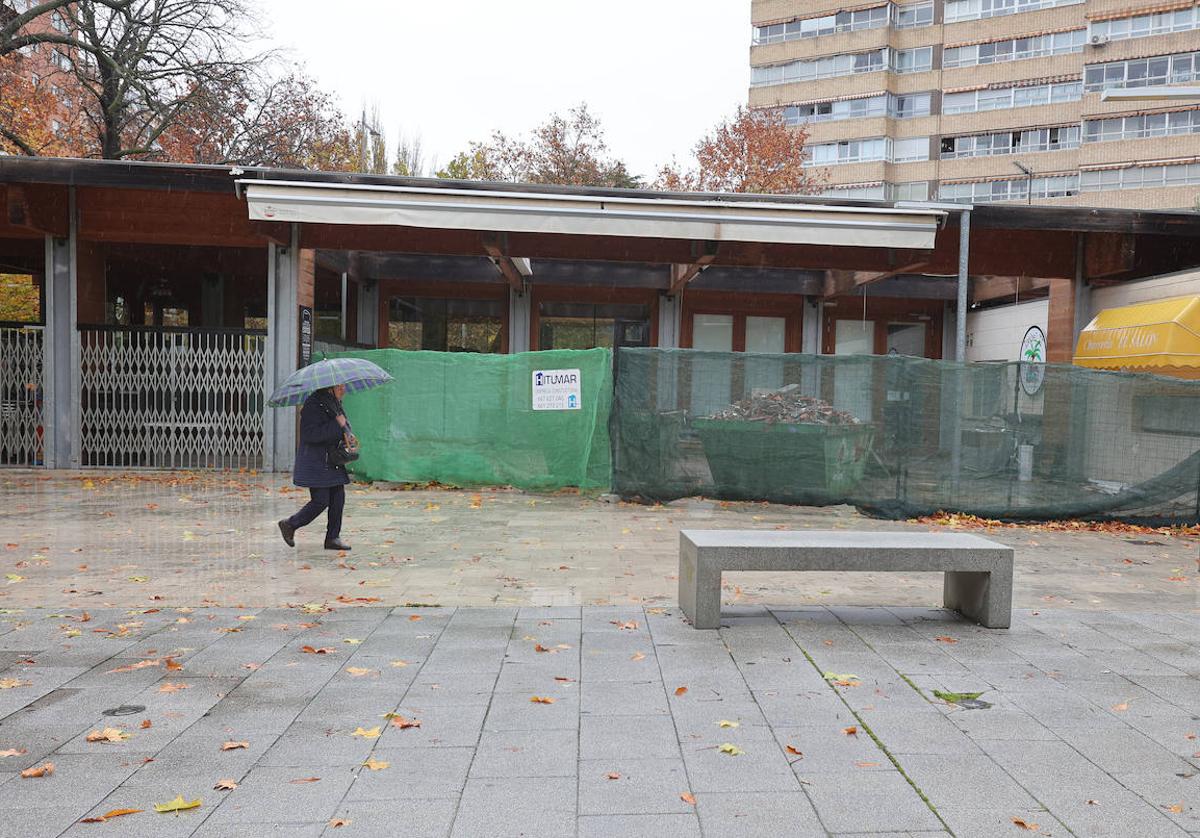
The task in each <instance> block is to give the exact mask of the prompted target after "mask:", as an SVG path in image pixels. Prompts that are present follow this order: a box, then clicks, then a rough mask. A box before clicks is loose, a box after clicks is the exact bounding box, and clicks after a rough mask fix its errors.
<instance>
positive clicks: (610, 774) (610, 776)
mask: <svg viewBox="0 0 1200 838" xmlns="http://www.w3.org/2000/svg"><path fill="white" fill-rule="evenodd" d="M604 776H605V777H607V778H608V779H610V780H619V779H621V775H620V774H618V773H617V772H616V771H609V772H608V773H607V774H605V775H604Z"/></svg>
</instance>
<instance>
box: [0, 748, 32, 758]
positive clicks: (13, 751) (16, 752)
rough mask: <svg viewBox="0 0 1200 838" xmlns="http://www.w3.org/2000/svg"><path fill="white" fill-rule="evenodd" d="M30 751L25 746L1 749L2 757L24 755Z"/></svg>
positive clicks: (0, 754)
mask: <svg viewBox="0 0 1200 838" xmlns="http://www.w3.org/2000/svg"><path fill="white" fill-rule="evenodd" d="M27 753H29V751H27V750H25V749H24V748H9V749H8V750H7V751H0V757H22V756H25V754H27Z"/></svg>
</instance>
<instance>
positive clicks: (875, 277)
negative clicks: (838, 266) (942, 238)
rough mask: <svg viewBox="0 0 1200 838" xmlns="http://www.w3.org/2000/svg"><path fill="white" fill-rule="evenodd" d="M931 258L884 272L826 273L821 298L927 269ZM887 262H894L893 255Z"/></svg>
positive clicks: (921, 259)
mask: <svg viewBox="0 0 1200 838" xmlns="http://www.w3.org/2000/svg"><path fill="white" fill-rule="evenodd" d="M932 258H933V257H932V253H930V254H929V255H926V256H922V257H921V258H920V259H919V260H916V261H909V262H908V263H906V264H901V265H897V266H896V267H893V268H889V269H888V270H885V271H839V270H834V271H827V272H826V274H825V286H824V289H823V291H822V296H823V297H825V298H826V299H828V298H829V297H840V296H841V295H842V294H848V293H850V292H852V291H855V290H857V289H859V288H862V287H863V286H864V285H873V284H874V283H876V282H882V281H883V280H885V279H891V278H892V277H894V276H899V275H900V274H908V273H917V272H919V271H921V270H923V269H924V268H927V267H928V266H929V263H930V260H931V259H932ZM889 261H895V258H894V254H893V255H890V256H889Z"/></svg>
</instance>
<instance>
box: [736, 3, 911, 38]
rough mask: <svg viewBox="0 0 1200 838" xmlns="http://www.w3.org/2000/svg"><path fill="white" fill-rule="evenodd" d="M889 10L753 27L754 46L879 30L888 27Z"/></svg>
mask: <svg viewBox="0 0 1200 838" xmlns="http://www.w3.org/2000/svg"><path fill="white" fill-rule="evenodd" d="M888 10H889V6H888V5H887V4H884V5H880V6H876V7H875V8H873V9H858V10H856V11H852V12H838V13H837V14H834V15H822V16H821V17H810V18H804V19H801V20H790V21H788V22H786V23H773V24H771V25H770V26H756V27H754V43H755V44H756V45H762V44H778V43H782V42H784V41H795V40H798V39H800V38H816V37H818V36H819V35H832V34H833V33H834V32H856V31H858V30H860V29H878V28H882V27H884V26H887V25H888V19H889V18H890V15H889V14H888Z"/></svg>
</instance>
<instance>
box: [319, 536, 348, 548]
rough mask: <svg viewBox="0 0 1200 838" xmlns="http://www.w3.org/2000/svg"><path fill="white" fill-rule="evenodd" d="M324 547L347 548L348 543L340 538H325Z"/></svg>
mask: <svg viewBox="0 0 1200 838" xmlns="http://www.w3.org/2000/svg"><path fill="white" fill-rule="evenodd" d="M325 549H326V550H349V549H350V545H349V544H347V543H346V542H344V541H342V540H341V539H340V538H327V539H325Z"/></svg>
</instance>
